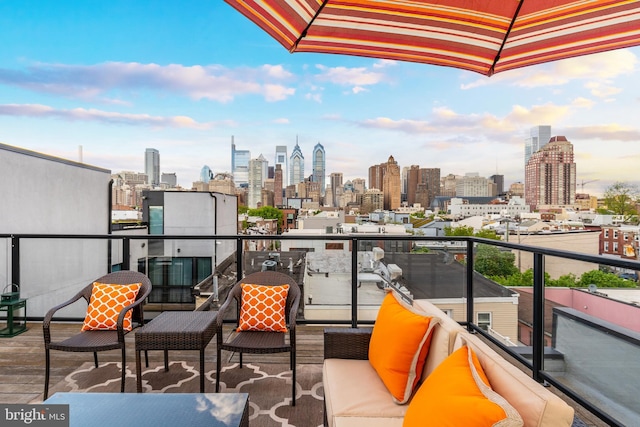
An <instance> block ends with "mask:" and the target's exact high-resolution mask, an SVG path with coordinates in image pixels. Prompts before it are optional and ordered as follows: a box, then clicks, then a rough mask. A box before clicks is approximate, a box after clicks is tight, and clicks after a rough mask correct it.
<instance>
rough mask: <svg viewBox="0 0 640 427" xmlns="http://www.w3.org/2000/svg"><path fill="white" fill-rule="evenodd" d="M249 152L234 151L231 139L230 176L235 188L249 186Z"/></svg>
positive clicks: (234, 147) (234, 145) (234, 146)
mask: <svg viewBox="0 0 640 427" xmlns="http://www.w3.org/2000/svg"><path fill="white" fill-rule="evenodd" d="M249 160H251V152H250V151H249V150H236V144H235V142H234V139H233V136H232V137H231V174H232V175H233V182H235V184H236V186H237V187H247V185H248V184H249Z"/></svg>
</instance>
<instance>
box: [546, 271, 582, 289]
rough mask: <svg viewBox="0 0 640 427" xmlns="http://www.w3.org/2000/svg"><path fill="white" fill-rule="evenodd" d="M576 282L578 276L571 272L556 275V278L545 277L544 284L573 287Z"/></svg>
mask: <svg viewBox="0 0 640 427" xmlns="http://www.w3.org/2000/svg"><path fill="white" fill-rule="evenodd" d="M577 283H578V278H577V277H576V275H575V274H573V273H569V274H565V275H563V276H560V277H558V278H557V279H551V278H549V279H546V278H545V285H546V286H553V287H557V288H574V287H576V286H577Z"/></svg>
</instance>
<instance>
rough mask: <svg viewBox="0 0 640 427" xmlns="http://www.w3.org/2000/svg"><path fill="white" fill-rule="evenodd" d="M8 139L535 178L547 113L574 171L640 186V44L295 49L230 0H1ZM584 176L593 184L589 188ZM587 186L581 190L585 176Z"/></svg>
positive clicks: (186, 174) (350, 172)
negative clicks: (453, 63)
mask: <svg viewBox="0 0 640 427" xmlns="http://www.w3.org/2000/svg"><path fill="white" fill-rule="evenodd" d="M0 29H1V30H0V46H2V48H1V49H0V142H1V143H4V144H9V145H14V146H18V147H22V148H26V149H29V150H35V151H39V152H43V153H46V154H50V155H54V156H59V157H63V158H67V159H71V160H78V159H79V147H80V146H82V153H83V161H84V162H85V163H88V164H92V165H95V166H99V167H103V168H107V169H110V170H112V171H113V172H119V171H121V170H133V171H139V172H144V151H145V149H146V148H149V147H151V148H156V149H158V150H159V151H160V160H161V171H162V172H175V173H176V174H177V176H178V182H179V184H181V185H183V186H185V187H187V188H190V186H191V183H192V182H193V181H196V180H197V179H198V176H199V173H200V169H201V168H202V166H204V165H208V166H209V167H210V168H211V169H212V170H213V171H214V172H225V171H229V169H230V157H231V154H230V144H231V137H232V135H233V136H234V137H235V142H236V146H237V148H238V149H248V150H251V155H252V157H258V156H259V155H260V154H262V155H264V157H265V158H266V159H267V160H269V161H270V162H271V163H273V158H274V155H275V146H276V145H287V146H288V150H289V153H291V150H292V149H293V147H294V145H295V142H296V138H297V139H298V141H299V144H300V147H301V149H302V152H303V155H304V156H305V160H306V165H305V173H306V174H307V175H310V174H311V154H312V150H313V147H314V146H315V144H316V143H318V142H319V143H321V144H322V145H323V146H324V147H325V150H326V157H327V174H329V173H332V172H342V173H343V174H344V177H345V180H346V179H352V178H365V179H366V178H367V171H368V167H369V166H371V165H373V164H379V163H383V162H386V161H387V159H388V157H389V156H390V155H393V156H394V158H395V159H396V160H397V161H398V163H399V165H400V166H401V167H404V166H410V165H412V164H417V165H420V166H421V167H439V168H440V169H441V174H442V175H443V176H444V175H446V174H449V173H453V174H460V175H463V174H465V173H467V172H478V173H480V175H482V176H490V175H493V174H495V173H500V174H503V175H505V183H506V184H507V185H509V184H511V183H512V182H516V181H522V182H523V181H524V165H523V162H524V161H523V156H524V138H525V137H526V135H527V133H528V130H529V129H530V128H531V127H532V126H536V125H551V126H552V135H564V136H566V137H567V139H568V140H569V141H571V142H572V143H573V144H574V152H575V157H576V163H577V179H578V183H580V182H582V181H585V182H586V181H592V180H597V181H595V182H591V183H588V184H586V185H585V186H584V189H585V191H590V192H592V193H596V194H597V193H601V192H602V190H603V189H604V188H606V186H608V185H610V184H611V183H613V182H614V181H625V182H628V183H632V184H638V183H639V182H640V181H639V178H638V176H637V170H638V164H639V162H640V144H638V142H639V141H640V120H639V119H638V117H639V114H638V113H639V112H640V85H639V84H638V81H640V62H639V60H638V58H639V57H640V48H632V49H625V50H619V51H614V52H608V53H603V54H598V55H591V56H585V57H581V58H575V59H569V60H565V61H558V62H555V63H549V64H543V65H539V66H535V67H530V68H526V69H521V70H514V71H509V72H505V73H502V74H497V75H494V76H492V77H490V78H487V77H483V76H481V75H479V74H476V73H471V72H469V71H463V70H457V69H453V68H443V67H436V66H430V65H424V64H410V63H401V62H391V61H379V60H374V59H367V58H356V57H348V56H339V55H320V54H307V53H297V54H290V53H288V52H287V51H286V50H285V49H284V48H282V47H281V46H280V45H279V44H278V43H276V42H275V41H273V40H272V39H271V38H270V37H269V36H268V35H267V34H266V33H264V32H263V31H262V30H260V29H259V28H257V27H256V26H255V25H254V24H252V23H251V22H249V21H248V20H247V19H246V18H244V17H243V16H242V15H240V14H239V13H238V12H236V11H235V10H233V9H232V8H231V7H229V6H228V5H227V4H226V3H224V2H223V1H222V0H191V1H188V0H181V1H177V0H164V1H142V0H137V1H122V0H112V1H109V2H106V1H102V0H82V1H78V0H76V1H70V0H55V1H54V0H40V1H24V0H0ZM579 187H580V186H579ZM579 190H580V188H579Z"/></svg>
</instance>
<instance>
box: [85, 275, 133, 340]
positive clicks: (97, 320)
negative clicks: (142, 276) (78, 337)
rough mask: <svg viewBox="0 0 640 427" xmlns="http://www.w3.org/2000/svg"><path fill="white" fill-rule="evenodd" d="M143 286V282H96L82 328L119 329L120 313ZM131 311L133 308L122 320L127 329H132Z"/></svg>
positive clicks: (86, 329)
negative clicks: (115, 283)
mask: <svg viewBox="0 0 640 427" xmlns="http://www.w3.org/2000/svg"><path fill="white" fill-rule="evenodd" d="M141 286H142V283H133V284H130V285H111V284H105V283H98V282H94V284H93V289H92V290H91V299H90V300H89V307H88V308H87V314H86V316H85V318H84V323H83V325H82V330H83V331H93V330H115V329H117V325H118V315H119V314H120V312H121V311H122V309H123V308H125V307H126V306H128V305H131V304H133V303H134V302H135V300H136V296H137V295H138V291H139V290H140V287H141ZM131 312H132V310H129V311H128V312H127V314H126V315H125V316H124V321H123V322H122V327H123V329H124V330H125V331H130V330H131V329H132V325H131Z"/></svg>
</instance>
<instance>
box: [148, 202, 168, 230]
mask: <svg viewBox="0 0 640 427" xmlns="http://www.w3.org/2000/svg"><path fill="white" fill-rule="evenodd" d="M149 234H164V207H163V206H149Z"/></svg>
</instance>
